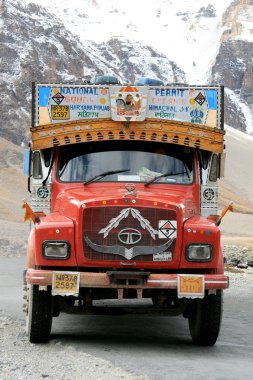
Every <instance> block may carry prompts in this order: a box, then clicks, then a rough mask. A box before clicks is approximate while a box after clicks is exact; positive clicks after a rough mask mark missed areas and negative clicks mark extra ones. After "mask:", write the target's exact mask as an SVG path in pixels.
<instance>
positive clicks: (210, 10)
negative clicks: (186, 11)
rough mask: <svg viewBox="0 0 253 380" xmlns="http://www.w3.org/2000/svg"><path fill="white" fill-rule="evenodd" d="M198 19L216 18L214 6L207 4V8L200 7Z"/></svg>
mask: <svg viewBox="0 0 253 380" xmlns="http://www.w3.org/2000/svg"><path fill="white" fill-rule="evenodd" d="M198 17H216V13H215V8H214V6H213V5H212V4H208V5H207V7H201V8H200V10H199V11H198Z"/></svg>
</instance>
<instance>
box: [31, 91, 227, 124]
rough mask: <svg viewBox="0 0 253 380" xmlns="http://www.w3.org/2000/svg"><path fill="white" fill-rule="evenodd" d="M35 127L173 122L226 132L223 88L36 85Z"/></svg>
mask: <svg viewBox="0 0 253 380" xmlns="http://www.w3.org/2000/svg"><path fill="white" fill-rule="evenodd" d="M34 88H35V93H34V99H35V102H34V123H33V125H34V126H40V125H47V124H57V123H62V122H66V121H80V120H87V119H90V120H91V119H93V120H94V119H108V118H110V119H112V120H114V121H123V122H129V121H131V122H140V121H144V120H147V121H148V119H160V120H164V121H166V120H168V121H169V120H173V121H181V122H187V123H193V124H199V125H203V126H207V127H212V128H218V129H223V125H222V109H221V108H222V97H223V94H222V87H218V86H216V87H215V86H198V87H197V86H196V87H194V86H174V87H173V86H164V87H163V86H157V87H155V86H114V85H107V86H94V85H90V86H89V85H63V84H36V85H35V87H34Z"/></svg>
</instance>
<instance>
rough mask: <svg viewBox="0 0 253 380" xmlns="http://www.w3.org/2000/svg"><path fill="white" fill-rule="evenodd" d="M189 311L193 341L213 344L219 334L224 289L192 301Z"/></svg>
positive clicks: (200, 343) (206, 344) (205, 344)
mask: <svg viewBox="0 0 253 380" xmlns="http://www.w3.org/2000/svg"><path fill="white" fill-rule="evenodd" d="M192 302H193V303H194V307H193V308H192V310H191V312H190V313H189V317H188V321H189V329H190V334H191V337H192V340H193V343H195V344H198V345H203V346H213V345H214V344H215V343H216V340H217V338H218V336H219V331H220V325H221V319H222V291H217V294H210V295H206V296H205V297H204V298H203V299H198V300H194V301H192Z"/></svg>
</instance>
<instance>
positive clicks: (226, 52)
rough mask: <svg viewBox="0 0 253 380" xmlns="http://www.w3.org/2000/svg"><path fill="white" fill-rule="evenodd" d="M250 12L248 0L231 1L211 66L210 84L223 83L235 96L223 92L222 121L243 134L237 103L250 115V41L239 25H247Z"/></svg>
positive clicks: (252, 44)
mask: <svg viewBox="0 0 253 380" xmlns="http://www.w3.org/2000/svg"><path fill="white" fill-rule="evenodd" d="M252 12H253V3H252V1H251V0H235V1H233V2H232V3H231V4H230V6H229V7H228V8H227V10H226V12H224V14H223V18H222V26H223V27H224V32H223V35H222V43H221V45H220V49H219V53H218V55H217V57H216V62H215V64H214V66H213V67H212V77H213V79H214V82H216V83H220V84H223V85H224V86H225V89H228V90H231V91H233V93H234V94H235V96H233V94H232V93H230V92H229V91H227V96H226V99H225V100H226V102H225V105H226V108H225V122H226V123H227V124H229V125H231V126H232V127H234V128H237V129H240V130H241V131H246V123H245V121H246V119H245V116H244V115H243V112H242V109H241V108H240V106H239V104H238V103H239V101H240V102H242V103H244V104H245V105H246V106H248V110H249V112H251V113H253V61H252V51H253V42H251V41H252V39H249V40H247V37H246V38H245V37H244V32H243V29H244V26H243V22H248V23H249V22H250V20H251V18H250V15H252ZM243 20H244V21H243ZM236 99H237V100H236ZM248 122H249V121H248Z"/></svg>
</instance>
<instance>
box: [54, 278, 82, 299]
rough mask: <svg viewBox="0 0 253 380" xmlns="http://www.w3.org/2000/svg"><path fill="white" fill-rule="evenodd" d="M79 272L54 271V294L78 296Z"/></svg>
mask: <svg viewBox="0 0 253 380" xmlns="http://www.w3.org/2000/svg"><path fill="white" fill-rule="evenodd" d="M79 282H80V273H79V272H53V283H52V295H53V296H54V295H62V296H72V295H73V296H78V294H79Z"/></svg>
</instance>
